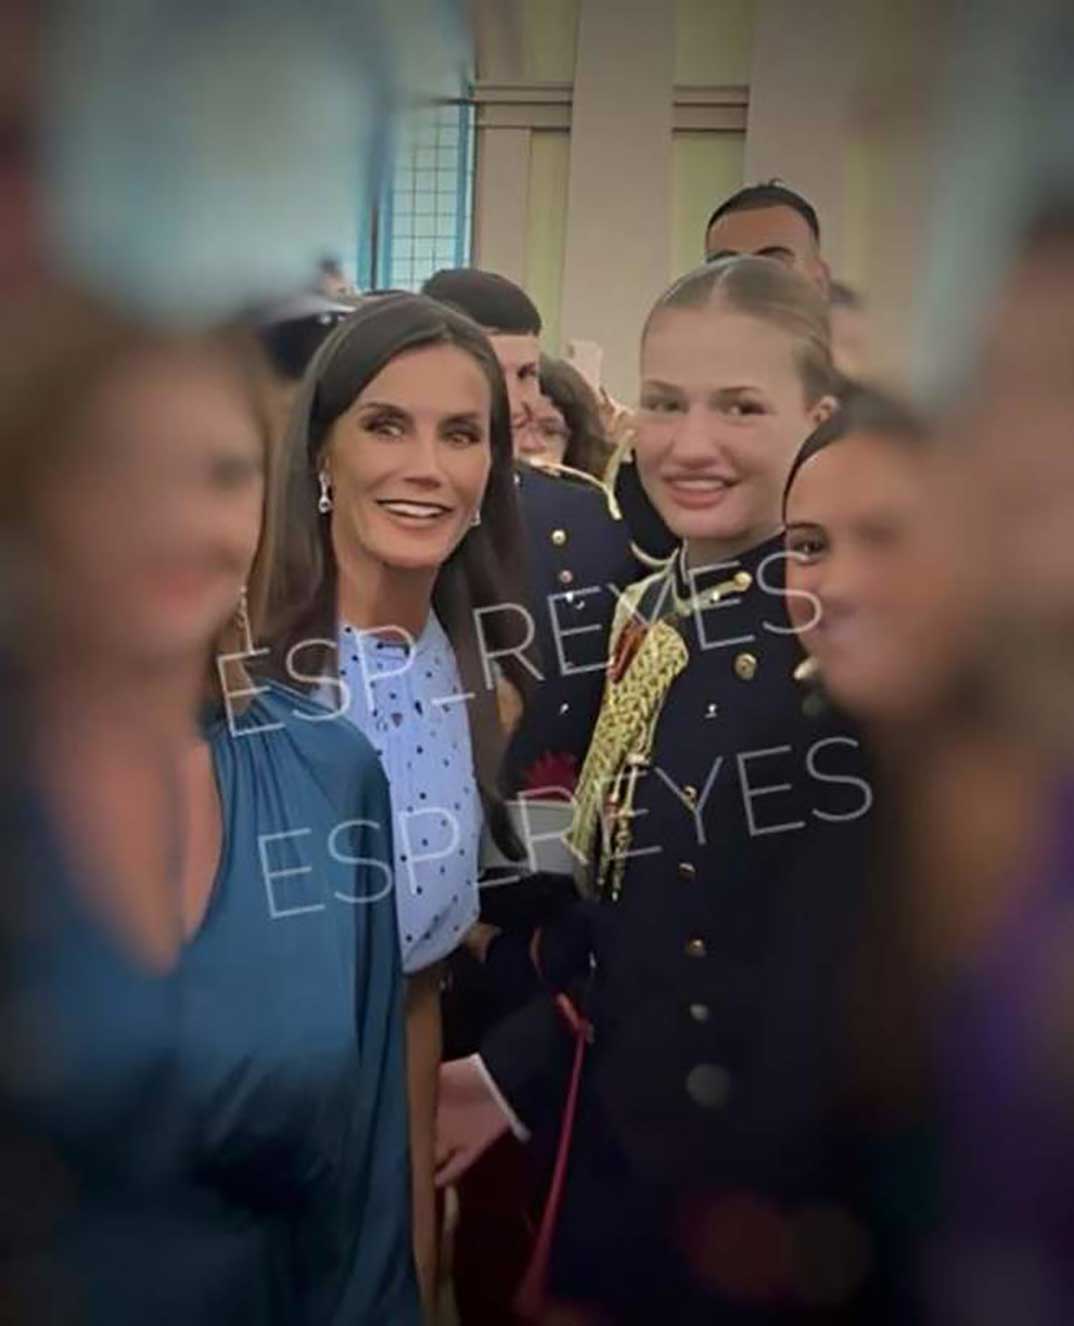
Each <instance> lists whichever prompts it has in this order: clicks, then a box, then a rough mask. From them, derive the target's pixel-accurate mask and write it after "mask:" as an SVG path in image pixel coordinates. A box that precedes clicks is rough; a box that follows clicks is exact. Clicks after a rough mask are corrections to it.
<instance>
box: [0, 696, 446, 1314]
mask: <svg viewBox="0 0 1074 1326" xmlns="http://www.w3.org/2000/svg"><path fill="white" fill-rule="evenodd" d="M324 713H325V711H323V710H321V709H319V708H318V706H317V705H315V704H314V703H313V702H311V701H310V700H308V699H305V698H303V697H302V696H301V695H299V694H298V693H297V692H291V691H288V690H285V689H283V688H280V687H275V686H274V687H271V688H269V689H266V690H265V691H263V692H262V693H261V694H259V695H257V696H256V697H255V698H254V699H253V701H252V703H251V704H250V706H249V707H248V709H247V710H246V711H245V712H244V713H242V714H241V715H239V716H238V717H237V722H236V730H235V731H234V732H232V731H231V730H230V729H229V724H228V723H227V721H226V720H225V718H224V717H223V715H221V716H220V717H218V718H214V719H213V720H212V721H211V722H208V723H207V725H206V729H205V731H206V736H207V739H208V741H209V743H210V747H211V751H212V756H213V762H214V766H215V772H216V778H217V782H218V787H219V792H220V802H221V807H222V811H223V826H224V842H223V851H222V855H221V859H220V863H219V868H218V871H217V875H216V878H215V880H214V882H213V888H212V892H211V895H210V899H209V905H208V909H207V911H206V914H205V918H204V921H203V923H202V925H201V926H200V928H199V930H198V932H197V933H196V934H195V935H194V937H193V938H192V939H191V940H190V942H189V944H188V945H187V947H186V949H185V950H184V952H183V953H182V955H181V958H180V960H179V962H178V964H177V965H176V966H175V967H174V968H173V969H171V970H169V971H168V972H167V973H164V974H156V973H153V972H150V971H147V970H144V969H142V968H140V967H139V965H138V964H137V963H136V962H135V960H134V959H133V957H131V956H130V955H129V954H127V953H126V952H125V951H124V950H123V949H122V947H121V946H120V945H119V944H118V943H117V942H116V941H115V940H114V939H113V938H112V937H111V936H110V935H109V934H108V933H107V932H106V931H105V930H104V929H103V928H102V927H101V926H99V925H98V924H97V922H96V920H95V919H94V917H93V915H92V913H91V912H90V911H89V910H88V909H86V908H85V906H84V905H83V903H82V901H81V893H82V889H81V888H76V887H74V886H73V880H72V872H73V871H75V870H77V868H78V862H77V860H73V859H68V858H66V857H65V856H64V855H63V853H62V850H61V846H60V843H59V840H58V837H57V835H56V834H55V833H54V831H53V829H52V827H51V825H50V823H49V821H48V817H47V815H46V813H45V810H44V806H43V805H42V803H41V802H40V800H39V798H37V797H36V796H35V794H34V789H33V788H31V787H29V786H28V785H27V784H26V783H25V780H24V768H23V766H20V764H19V763H18V761H17V760H15V759H13V758H12V751H11V750H10V749H9V751H8V753H7V758H6V760H5V761H0V842H3V844H4V847H5V852H4V859H3V863H2V866H0V870H2V872H3V875H4V879H3V883H4V890H3V898H2V905H0V950H2V953H3V957H4V962H3V964H0V1031H2V1032H3V1033H4V1034H3V1035H2V1036H0V1144H2V1146H3V1149H4V1154H5V1156H7V1157H8V1158H9V1160H10V1159H11V1158H12V1157H18V1159H19V1164H18V1166H15V1165H14V1163H13V1162H12V1164H11V1165H9V1169H10V1170H11V1173H10V1175H9V1178H10V1183H9V1188H10V1197H11V1200H10V1201H9V1202H8V1204H7V1205H8V1207H9V1208H10V1209H9V1210H8V1211H7V1212H6V1215H5V1216H3V1217H2V1218H0V1235H2V1236H3V1238H4V1243H5V1262H4V1268H3V1272H4V1274H3V1276H2V1277H0V1279H2V1288H3V1291H4V1294H3V1295H0V1296H2V1297H4V1302H5V1305H6V1304H7V1301H8V1298H9V1297H10V1298H11V1300H12V1302H13V1303H14V1302H16V1300H17V1302H18V1303H19V1304H20V1305H25V1311H24V1312H22V1313H21V1315H20V1314H19V1313H15V1315H14V1316H13V1318H12V1319H13V1320H17V1321H19V1322H20V1323H21V1322H22V1321H27V1322H30V1321H33V1322H39V1321H41V1322H43V1321H45V1320H47V1321H49V1322H57V1323H64V1324H65V1326H66V1323H68V1322H71V1323H78V1326H194V1324H195V1323H196V1324H197V1326H236V1324H238V1326H382V1323H390V1324H391V1326H418V1323H419V1321H420V1309H419V1300H418V1293H417V1287H416V1280H415V1275H414V1269H413V1259H412V1252H411V1233H410V1174H409V1159H408V1142H407V1109H406V1093H405V1069H404V1043H403V1019H402V1002H401V975H400V961H399V937H398V932H397V924H396V912H395V903H394V899H393V897H392V892H391V887H390V885H391V874H390V867H389V865H388V864H386V863H390V862H391V860H392V842H391V831H390V820H389V814H390V811H389V803H388V790H387V786H386V784H385V780H384V776H383V774H382V773H381V770H380V765H379V762H378V760H377V757H376V755H375V754H374V752H373V750H372V748H371V747H370V746H369V745H368V743H367V742H366V741H365V739H364V738H363V737H362V736H361V735H360V734H359V733H358V732H357V731H356V730H355V729H354V728H353V727H352V725H351V724H350V723H348V722H347V721H346V720H335V721H328V722H324V721H322V722H317V721H314V720H316V719H317V718H318V717H322V718H323V716H324ZM10 726H11V725H10V724H9V728H10ZM5 775H6V776H5ZM12 1286H14V1287H15V1289H16V1290H17V1293H15V1292H14V1290H12V1292H11V1293H10V1294H9V1292H8V1291H9V1290H11V1288H12Z"/></svg>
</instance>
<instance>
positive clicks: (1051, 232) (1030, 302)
mask: <svg viewBox="0 0 1074 1326" xmlns="http://www.w3.org/2000/svg"><path fill="white" fill-rule="evenodd" d="M1068 17H1069V16H1068ZM1050 187H1052V186H1051V182H1050V181H1049V184H1048V186H1046V187H1045V188H1043V189H1042V190H1041V192H1042V194H1043V195H1044V196H1045V197H1047V196H1048V189H1049V188H1050ZM1072 345H1074V206H1072V204H1071V199H1070V195H1069V192H1068V193H1067V194H1066V195H1063V193H1062V192H1061V191H1057V192H1056V193H1055V194H1054V195H1053V200H1052V201H1048V202H1045V203H1043V204H1042V205H1040V206H1039V209H1038V212H1037V215H1036V216H1035V217H1034V218H1033V219H1032V220H1030V222H1029V224H1028V225H1027V226H1026V228H1025V230H1024V232H1023V234H1022V236H1021V239H1020V242H1019V244H1018V245H1017V251H1016V253H1015V255H1014V258H1013V261H1012V262H1011V264H1010V267H1009V270H1008V272H1007V274H1006V277H1005V279H1004V280H1003V284H1002V288H1001V290H1000V292H999V296H998V300H997V302H996V305H995V307H994V310H993V313H992V316H991V318H990V319H989V320H988V322H987V324H986V327H985V333H984V345H983V350H982V353H981V355H980V358H979V360H978V363H977V365H976V368H975V371H974V373H973V375H972V378H971V379H970V380H969V381H968V382H967V383H966V387H965V389H964V390H963V391H962V392H961V393H960V396H959V400H958V401H957V402H956V403H955V404H954V406H953V407H952V408H951V409H950V410H949V412H948V415H947V418H946V420H945V431H946V435H947V437H948V438H949V441H950V445H951V449H952V453H953V458H954V463H955V465H956V466H957V467H958V472H959V475H960V478H961V486H960V490H959V491H960V502H961V503H962V506H963V509H964V510H965V513H966V515H965V523H966V527H967V530H968V533H969V536H970V538H971V539H972V544H973V547H974V549H975V551H976V554H977V557H978V559H979V562H978V566H979V574H980V596H981V602H982V603H983V605H984V618H985V622H986V626H987V628H988V635H987V638H986V650H985V652H984V654H983V662H984V666H985V672H986V677H987V680H988V685H989V696H990V702H991V703H990V709H989V713H988V721H987V722H986V723H981V724H980V725H979V728H978V731H977V732H976V733H975V734H974V739H973V741H972V742H971V741H968V740H967V741H965V742H963V743H961V744H960V745H957V746H953V747H952V749H951V751H950V753H949V756H948V759H947V762H946V765H945V767H943V768H942V769H941V770H940V771H939V773H940V774H941V775H942V777H940V778H937V780H936V782H937V786H938V788H939V792H938V793H937V795H936V797H935V798H934V800H935V801H936V802H939V804H940V805H942V806H943V807H944V808H945V809H946V814H945V815H943V816H939V815H935V816H933V817H932V818H931V819H930V820H929V821H927V824H928V828H929V830H930V832H929V836H928V841H927V844H926V846H927V848H928V852H927V855H926V856H925V865H926V867H927V869H923V870H922V876H921V878H922V887H921V891H920V892H921V897H920V898H919V900H918V902H919V907H920V909H921V910H922V912H923V913H924V915H925V916H926V917H931V916H932V915H933V909H932V908H931V907H930V905H929V904H930V897H931V893H932V890H934V889H936V888H937V887H938V884H939V881H940V880H941V879H943V880H945V881H947V891H948V894H949V896H950V899H951V901H950V904H949V906H948V907H947V908H946V909H945V910H944V911H943V912H942V913H941V916H940V918H939V920H938V921H937V922H935V923H934V924H933V926H932V932H933V933H934V934H935V936H936V938H935V943H934V951H935V952H936V955H937V957H936V961H937V963H938V964H940V965H942V967H943V969H944V970H945V971H953V973H954V976H955V978H956V982H957V983H956V985H955V998H954V1000H953V1009H952V1014H951V1019H952V1020H951V1035H950V1036H949V1038H948V1040H947V1041H946V1043H945V1046H944V1048H945V1050H946V1052H947V1053H946V1058H945V1060H944V1063H943V1067H944V1069H945V1070H946V1071H945V1085H946V1088H947V1097H946V1103H947V1106H948V1111H949V1116H950V1124H951V1127H950V1137H951V1144H950V1156H949V1168H950V1175H949V1181H950V1190H951V1203H950V1228H949V1231H948V1239H947V1242H946V1246H945V1247H944V1250H943V1257H942V1260H941V1261H940V1264H939V1274H938V1276H937V1283H936V1285H935V1287H934V1291H935V1295H934V1296H935V1301H936V1316H937V1319H938V1320H942V1321H945V1322H947V1321H949V1322H954V1323H957V1324H958V1326H962V1323H964V1322H965V1323H970V1322H972V1323H974V1324H975V1326H980V1324H982V1323H983V1324H984V1326H992V1323H996V1324H997V1326H998V1323H1000V1322H1004V1321H1010V1320H1011V1319H1012V1317H1013V1316H1017V1317H1018V1319H1019V1320H1020V1321H1024V1322H1027V1323H1033V1326H1038V1323H1039V1324H1040V1326H1059V1323H1065V1322H1068V1321H1070V1320H1071V1317H1072V1314H1074V1273H1072V1267H1074V1242H1072V1236H1071V1231H1072V1229H1074V1077H1072V1074H1071V1069H1070V1045H1071V1040H1072V1035H1074V994H1072V987H1071V981H1070V972H1071V969H1072V963H1074V839H1072V837H1071V825H1072V823H1074V756H1072V752H1074V740H1072V739H1074V706H1072V703H1071V684H1070V677H1071V664H1072V660H1074V649H1072V644H1071V642H1072V640H1074V554H1072V551H1071V547H1072V545H1071V538H1070V530H1071V528H1072V525H1074V452H1072V449H1071V444H1070V439H1071V436H1072V432H1074V394H1072V383H1074V374H1072V373H1071V346H1072ZM941 798H942V800H941ZM967 804H970V805H973V806H974V807H975V808H976V813H975V814H974V815H973V816H972V817H970V816H967V814H966V806H967Z"/></svg>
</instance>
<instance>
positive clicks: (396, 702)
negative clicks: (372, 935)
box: [339, 613, 482, 973]
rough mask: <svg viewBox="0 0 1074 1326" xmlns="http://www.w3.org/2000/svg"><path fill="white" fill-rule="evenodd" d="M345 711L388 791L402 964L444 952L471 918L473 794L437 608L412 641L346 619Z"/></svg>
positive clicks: (475, 839) (451, 655)
mask: <svg viewBox="0 0 1074 1326" xmlns="http://www.w3.org/2000/svg"><path fill="white" fill-rule="evenodd" d="M339 660H340V673H341V676H342V678H343V680H344V681H345V682H346V684H347V688H348V690H349V692H350V708H349V710H348V716H349V718H350V720H351V722H353V723H354V725H355V726H356V727H357V728H358V729H359V730H360V731H361V732H363V733H364V734H365V736H366V737H367V738H368V739H369V741H370V742H371V743H372V745H373V747H374V749H375V750H376V752H377V754H378V755H379V756H380V761H381V764H382V765H383V767H384V772H385V773H386V774H387V777H388V785H389V787H390V789H391V799H392V815H393V821H394V822H393V824H392V830H393V835H394V843H395V885H396V887H395V898H396V910H397V912H398V915H399V938H400V941H401V944H402V950H403V970H404V971H405V972H408V973H413V972H417V971H421V970H422V969H423V968H424V967H428V966H430V965H431V964H432V963H434V962H437V961H439V960H440V959H441V958H444V957H446V956H447V955H448V954H449V953H450V952H451V951H452V950H453V949H455V948H456V947H457V946H458V945H459V943H460V942H461V941H462V937H463V935H464V934H465V933H466V930H467V929H468V928H469V926H470V925H472V923H473V922H474V921H475V920H477V912H478V900H477V870H478V848H479V842H480V836H481V826H482V811H481V800H480V797H479V795H478V791H477V781H476V778H475V776H474V762H473V754H472V751H471V747H470V724H469V719H468V715H467V705H466V702H465V700H464V699H463V698H462V693H463V687H462V683H461V681H460V680H459V669H458V664H457V662H456V660H455V652H454V650H453V649H452V647H451V643H450V641H449V640H448V638H447V634H446V633H445V631H444V628H443V626H441V624H440V622H439V621H438V620H437V617H436V615H435V613H430V614H429V620H428V622H427V623H426V626H425V629H424V631H423V632H422V634H421V636H420V637H419V639H418V640H417V641H416V643H415V645H414V648H413V650H412V651H411V649H410V648H409V647H408V645H407V644H406V643H405V642H404V641H402V640H399V639H396V638H388V639H385V638H383V637H381V636H378V635H377V634H376V633H375V632H372V631H359V630H356V629H355V628H353V627H351V626H347V625H346V624H344V625H343V626H342V627H341V628H340V632H339Z"/></svg>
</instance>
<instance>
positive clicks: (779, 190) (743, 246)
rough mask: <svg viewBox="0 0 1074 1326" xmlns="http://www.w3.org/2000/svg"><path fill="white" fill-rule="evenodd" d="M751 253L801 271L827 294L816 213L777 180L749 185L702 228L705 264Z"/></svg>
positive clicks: (827, 286) (725, 203) (826, 279)
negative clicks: (703, 232)
mask: <svg viewBox="0 0 1074 1326" xmlns="http://www.w3.org/2000/svg"><path fill="white" fill-rule="evenodd" d="M741 254H752V255H753V256H754V257H757V258H773V259H774V260H775V261H776V262H781V263H783V265H784V266H785V267H790V268H791V269H792V270H794V271H796V272H801V274H802V275H803V276H805V277H806V278H807V279H808V280H810V281H812V282H813V284H814V285H815V286H816V287H817V288H818V289H819V290H820V291H821V293H822V294H824V295H827V294H828V293H829V288H830V285H831V276H830V273H829V270H828V264H827V263H826V262H825V261H824V259H823V258H822V257H821V252H820V222H819V221H818V219H817V213H816V209H815V208H814V207H813V205H812V204H811V203H809V202H807V201H806V199H805V198H803V197H802V196H801V194H798V193H795V192H794V190H793V189H788V188H787V186H786V185H785V184H781V183H780V182H779V181H778V180H767V181H766V182H765V183H764V184H751V185H749V186H748V187H747V188H745V189H739V191H738V193H734V194H732V195H731V197H730V198H728V199H726V200H725V201H724V202H722V203H721V204H720V205H719V207H717V208H716V210H715V211H714V212H713V213H712V215H711V216H710V217H709V220H708V225H707V226H706V227H705V261H706V262H716V261H717V260H718V259H720V258H733V257H736V256H739V255H741Z"/></svg>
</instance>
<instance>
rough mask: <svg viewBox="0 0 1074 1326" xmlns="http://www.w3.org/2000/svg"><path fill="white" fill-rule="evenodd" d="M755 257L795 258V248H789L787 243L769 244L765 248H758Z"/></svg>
mask: <svg viewBox="0 0 1074 1326" xmlns="http://www.w3.org/2000/svg"><path fill="white" fill-rule="evenodd" d="M754 257H755V258H793V257H794V250H793V249H789V248H787V246H786V245H785V244H769V245H767V246H766V247H765V248H763V249H757V250H756V252H755V253H754Z"/></svg>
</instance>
